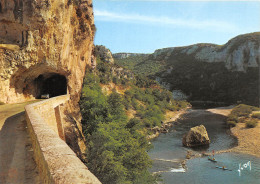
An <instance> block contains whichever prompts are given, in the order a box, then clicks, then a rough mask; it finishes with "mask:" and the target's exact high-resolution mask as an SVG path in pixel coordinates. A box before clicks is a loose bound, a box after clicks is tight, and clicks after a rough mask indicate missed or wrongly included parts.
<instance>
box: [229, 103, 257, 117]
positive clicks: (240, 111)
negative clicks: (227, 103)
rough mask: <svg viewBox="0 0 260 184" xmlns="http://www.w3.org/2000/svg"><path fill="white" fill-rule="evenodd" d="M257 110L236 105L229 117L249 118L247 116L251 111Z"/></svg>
mask: <svg viewBox="0 0 260 184" xmlns="http://www.w3.org/2000/svg"><path fill="white" fill-rule="evenodd" d="M257 110H259V108H258V107H254V106H250V105H245V104H240V105H237V106H236V107H235V108H234V109H233V110H232V112H231V114H230V115H231V116H234V117H249V115H250V114H251V113H252V111H257Z"/></svg>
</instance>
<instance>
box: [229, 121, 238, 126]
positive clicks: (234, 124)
mask: <svg viewBox="0 0 260 184" xmlns="http://www.w3.org/2000/svg"><path fill="white" fill-rule="evenodd" d="M227 125H228V127H235V126H236V125H237V124H236V122H235V121H227Z"/></svg>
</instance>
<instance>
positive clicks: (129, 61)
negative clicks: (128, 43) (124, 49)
mask: <svg viewBox="0 0 260 184" xmlns="http://www.w3.org/2000/svg"><path fill="white" fill-rule="evenodd" d="M143 60H144V57H143V56H130V57H127V58H124V59H114V61H115V63H116V64H118V65H119V66H122V67H124V68H126V69H129V70H132V71H134V68H135V65H137V64H139V63H141V62H143Z"/></svg>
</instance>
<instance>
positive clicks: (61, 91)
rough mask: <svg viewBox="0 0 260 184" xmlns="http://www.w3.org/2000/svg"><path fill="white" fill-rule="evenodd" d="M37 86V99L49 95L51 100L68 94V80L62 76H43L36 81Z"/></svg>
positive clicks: (54, 74)
mask: <svg viewBox="0 0 260 184" xmlns="http://www.w3.org/2000/svg"><path fill="white" fill-rule="evenodd" d="M35 85H36V90H37V92H36V93H37V98H41V96H42V95H47V94H48V95H49V97H50V98H51V97H55V96H59V95H65V94H67V79H66V77H65V76H63V75H60V74H56V73H48V74H41V75H39V76H38V77H37V78H36V79H35Z"/></svg>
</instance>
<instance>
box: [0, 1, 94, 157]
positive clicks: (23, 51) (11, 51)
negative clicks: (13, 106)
mask: <svg viewBox="0 0 260 184" xmlns="http://www.w3.org/2000/svg"><path fill="white" fill-rule="evenodd" d="M0 7H1V8H0V101H2V102H4V103H18V102H23V101H27V100H32V99H35V98H38V97H39V96H40V95H41V94H43V93H49V94H50V95H51V96H57V95H62V94H70V100H69V102H68V103H67V104H66V105H65V108H64V112H63V113H64V114H66V116H65V117H66V118H65V122H67V126H66V127H65V132H67V134H66V141H67V143H68V144H69V145H70V146H71V147H72V148H73V149H74V151H76V153H77V154H78V155H79V154H80V152H81V151H80V147H82V146H83V145H84V144H83V142H82V141H81V140H82V139H83V137H82V136H81V133H80V131H81V125H80V123H79V122H80V113H79V106H78V101H79V98H80V92H81V87H82V83H83V77H84V75H85V68H86V65H95V61H94V59H93V57H92V50H93V49H92V48H93V38H94V33H95V25H94V19H93V5H92V0H81V1H80V0H73V1H71V0H55V1H53V0H46V1H38V0H36V1H32V0H0ZM80 142H81V143H80ZM78 143H80V144H81V145H82V146H79V145H80V144H78ZM83 150H84V146H83V147H82V151H83Z"/></svg>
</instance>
